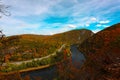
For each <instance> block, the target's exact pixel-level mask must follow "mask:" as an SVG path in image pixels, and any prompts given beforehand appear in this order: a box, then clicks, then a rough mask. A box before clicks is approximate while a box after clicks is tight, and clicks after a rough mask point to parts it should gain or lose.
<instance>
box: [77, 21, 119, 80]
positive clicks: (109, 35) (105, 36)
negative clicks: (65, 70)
mask: <svg viewBox="0 0 120 80" xmlns="http://www.w3.org/2000/svg"><path fill="white" fill-rule="evenodd" d="M78 49H79V50H80V51H81V52H83V53H84V54H85V56H86V59H87V60H86V64H85V67H84V68H85V69H86V70H88V69H89V70H88V72H89V71H91V74H89V73H88V74H89V78H90V79H91V80H120V23H119V24H115V25H113V26H111V27H108V28H106V29H104V30H102V31H100V32H98V33H96V34H95V35H93V36H92V37H90V38H88V39H87V40H85V41H84V42H83V43H82V44H81V45H79V47H78Z"/></svg>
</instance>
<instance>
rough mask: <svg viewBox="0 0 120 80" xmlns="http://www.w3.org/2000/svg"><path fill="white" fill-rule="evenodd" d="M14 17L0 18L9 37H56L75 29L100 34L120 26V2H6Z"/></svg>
mask: <svg viewBox="0 0 120 80" xmlns="http://www.w3.org/2000/svg"><path fill="white" fill-rule="evenodd" d="M0 4H5V5H8V6H10V7H9V8H8V9H7V11H9V12H10V13H11V15H10V16H5V15H3V14H0V15H1V16H2V17H1V18H0V29H1V30H3V33H4V34H6V35H7V36H10V35H19V34H40V35H52V34H56V33H61V32H65V31H69V30H73V29H83V28H85V29H89V30H92V31H93V32H95V33H96V32H98V31H100V30H102V29H104V28H106V27H108V26H111V25H113V24H117V23H120V0H2V1H1V3H0Z"/></svg>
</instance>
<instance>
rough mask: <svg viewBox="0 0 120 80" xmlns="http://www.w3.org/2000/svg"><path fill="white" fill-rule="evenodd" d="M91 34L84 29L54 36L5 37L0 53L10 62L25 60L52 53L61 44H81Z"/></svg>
mask: <svg viewBox="0 0 120 80" xmlns="http://www.w3.org/2000/svg"><path fill="white" fill-rule="evenodd" d="M92 34H93V33H92V32H91V31H89V30H86V29H81V30H72V31H68V32H64V33H60V34H55V35H52V36H50V35H47V36H44V35H34V34H24V35H16V36H9V37H5V38H3V39H2V40H1V41H0V52H1V55H0V56H2V57H3V55H6V54H9V55H8V56H7V57H8V58H9V56H10V60H12V61H19V60H27V59H31V58H34V57H42V56H46V55H48V54H51V53H53V52H54V51H55V50H56V49H58V48H60V47H61V45H63V44H69V45H71V44H76V43H81V42H83V41H84V40H85V39H87V38H88V37H90V36H91V35H92Z"/></svg>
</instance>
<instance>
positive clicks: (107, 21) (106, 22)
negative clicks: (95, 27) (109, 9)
mask: <svg viewBox="0 0 120 80" xmlns="http://www.w3.org/2000/svg"><path fill="white" fill-rule="evenodd" d="M109 22H110V21H109V20H105V21H99V23H100V24H108V23H109Z"/></svg>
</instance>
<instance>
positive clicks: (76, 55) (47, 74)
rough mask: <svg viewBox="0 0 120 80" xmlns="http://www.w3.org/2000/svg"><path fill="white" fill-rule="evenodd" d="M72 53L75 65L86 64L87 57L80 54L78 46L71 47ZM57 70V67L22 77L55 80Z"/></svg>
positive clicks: (23, 74)
mask: <svg viewBox="0 0 120 80" xmlns="http://www.w3.org/2000/svg"><path fill="white" fill-rule="evenodd" d="M71 53H72V63H73V64H74V63H76V62H77V63H80V64H82V63H83V62H84V60H85V57H84V55H83V54H81V53H80V52H79V50H78V49H77V47H76V45H72V46H71ZM56 69H57V68H56V66H52V67H50V68H45V69H41V70H36V71H29V72H25V73H22V74H21V76H22V77H24V76H25V75H29V76H30V78H31V79H32V80H34V77H40V78H41V79H42V80H53V79H54V78H55V77H56V76H57V74H56Z"/></svg>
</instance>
